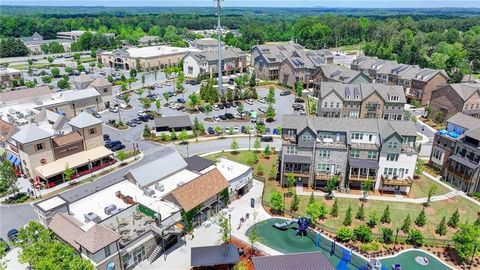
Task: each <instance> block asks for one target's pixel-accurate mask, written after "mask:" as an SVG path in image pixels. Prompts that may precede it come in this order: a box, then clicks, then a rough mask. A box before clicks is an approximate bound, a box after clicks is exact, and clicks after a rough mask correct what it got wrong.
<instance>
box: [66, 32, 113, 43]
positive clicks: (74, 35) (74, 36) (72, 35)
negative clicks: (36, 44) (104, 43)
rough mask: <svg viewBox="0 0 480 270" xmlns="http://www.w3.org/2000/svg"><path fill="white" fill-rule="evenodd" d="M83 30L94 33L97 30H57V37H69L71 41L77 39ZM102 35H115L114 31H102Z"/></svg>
mask: <svg viewBox="0 0 480 270" xmlns="http://www.w3.org/2000/svg"><path fill="white" fill-rule="evenodd" d="M85 32H90V33H92V34H93V35H95V34H96V33H97V32H95V31H82V30H74V31H66V32H57V38H58V39H69V40H72V41H77V39H79V38H80V36H81V35H83V34H84V33H85ZM102 35H104V36H106V37H107V38H113V37H115V33H102Z"/></svg>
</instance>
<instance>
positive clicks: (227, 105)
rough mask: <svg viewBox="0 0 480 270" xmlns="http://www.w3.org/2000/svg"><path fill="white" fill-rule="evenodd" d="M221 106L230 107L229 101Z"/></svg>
mask: <svg viewBox="0 0 480 270" xmlns="http://www.w3.org/2000/svg"><path fill="white" fill-rule="evenodd" d="M223 106H224V107H225V108H227V109H230V107H232V106H230V103H228V102H225V103H223Z"/></svg>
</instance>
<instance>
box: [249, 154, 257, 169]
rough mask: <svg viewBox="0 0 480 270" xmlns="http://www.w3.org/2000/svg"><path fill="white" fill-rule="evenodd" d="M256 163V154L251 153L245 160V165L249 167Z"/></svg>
mask: <svg viewBox="0 0 480 270" xmlns="http://www.w3.org/2000/svg"><path fill="white" fill-rule="evenodd" d="M257 162H258V157H257V154H256V153H255V152H252V153H251V154H250V155H249V157H248V159H247V164H248V165H249V166H253V165H255V164H256V163H257Z"/></svg>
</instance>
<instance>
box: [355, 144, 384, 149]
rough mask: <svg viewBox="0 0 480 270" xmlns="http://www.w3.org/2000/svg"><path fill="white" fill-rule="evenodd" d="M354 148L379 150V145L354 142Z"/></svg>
mask: <svg viewBox="0 0 480 270" xmlns="http://www.w3.org/2000/svg"><path fill="white" fill-rule="evenodd" d="M351 146H352V148H354V149H366V150H378V145H377V144H375V143H352V144H351Z"/></svg>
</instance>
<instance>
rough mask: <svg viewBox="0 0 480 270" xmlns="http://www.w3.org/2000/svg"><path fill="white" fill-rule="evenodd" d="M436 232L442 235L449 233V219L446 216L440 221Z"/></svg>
mask: <svg viewBox="0 0 480 270" xmlns="http://www.w3.org/2000/svg"><path fill="white" fill-rule="evenodd" d="M435 232H436V233H437V234H438V235H440V236H443V235H446V234H447V219H446V217H445V216H443V217H442V220H441V221H440V223H438V225H437V228H436V229H435Z"/></svg>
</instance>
